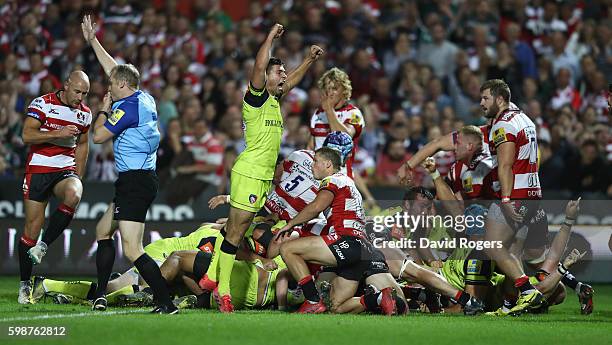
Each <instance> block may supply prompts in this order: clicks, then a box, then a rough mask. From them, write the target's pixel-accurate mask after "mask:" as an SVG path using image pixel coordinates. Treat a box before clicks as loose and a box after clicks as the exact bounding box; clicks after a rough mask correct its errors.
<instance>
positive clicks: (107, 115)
mask: <svg viewBox="0 0 612 345" xmlns="http://www.w3.org/2000/svg"><path fill="white" fill-rule="evenodd" d="M100 114H104V116H106V117H107V118H109V117H110V115H109V114H108V112H107V111H104V110H100V111H99V112H98V116H100Z"/></svg>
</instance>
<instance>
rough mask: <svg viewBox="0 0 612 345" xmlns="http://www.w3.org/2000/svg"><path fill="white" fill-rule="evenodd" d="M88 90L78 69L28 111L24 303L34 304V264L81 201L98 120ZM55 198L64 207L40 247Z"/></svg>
mask: <svg viewBox="0 0 612 345" xmlns="http://www.w3.org/2000/svg"><path fill="white" fill-rule="evenodd" d="M88 92H89V78H88V77H87V74H85V73H84V72H82V71H73V72H71V73H70V75H69V76H68V79H67V80H66V81H65V82H64V88H63V89H62V90H59V91H57V92H55V93H49V94H46V95H42V96H40V97H37V98H35V99H34V100H33V101H32V103H30V105H29V106H28V109H27V114H26V119H25V121H24V125H23V134H22V138H23V142H24V143H25V144H27V145H30V149H29V153H28V157H27V161H26V168H25V176H24V179H23V200H24V207H25V226H24V230H23V235H22V236H21V238H20V239H19V245H18V252H19V273H20V283H19V297H18V299H17V301H18V302H19V303H20V304H29V303H31V302H32V301H31V295H32V281H31V276H32V265H33V264H34V265H37V264H39V263H40V262H41V260H42V258H43V256H44V255H45V254H46V252H47V247H48V246H49V245H50V244H51V243H52V242H53V241H55V239H57V237H58V236H59V235H60V234H61V233H62V232H63V231H64V229H65V228H66V227H67V226H68V224H70V221H71V220H72V217H73V216H74V212H75V210H76V207H77V206H78V204H79V202H80V201H81V195H82V194H83V185H82V183H81V178H82V177H83V175H84V173H85V167H86V164H87V155H88V154H89V139H88V138H89V134H88V133H89V128H90V126H91V121H92V115H91V111H90V110H89V108H88V107H87V106H86V105H84V104H83V100H84V98H85V97H86V96H87V93H88ZM51 195H53V196H55V197H56V198H57V199H58V200H59V202H60V203H59V206H58V207H57V209H56V210H55V211H53V213H52V214H51V216H50V217H49V225H47V228H46V229H45V231H44V232H43V236H42V239H41V241H39V242H38V243H36V240H37V239H38V236H39V235H40V230H41V228H42V226H43V225H44V222H45V208H46V207H47V203H48V201H49V197H50V196H51Z"/></svg>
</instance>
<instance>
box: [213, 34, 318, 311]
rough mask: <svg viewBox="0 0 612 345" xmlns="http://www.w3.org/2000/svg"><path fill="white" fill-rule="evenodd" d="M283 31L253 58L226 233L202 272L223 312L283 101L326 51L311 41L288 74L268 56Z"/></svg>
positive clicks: (265, 176) (260, 194) (274, 145)
mask: <svg viewBox="0 0 612 345" xmlns="http://www.w3.org/2000/svg"><path fill="white" fill-rule="evenodd" d="M283 30H284V29H283V26H282V25H280V24H275V25H274V26H273V27H272V29H271V30H270V32H269V33H268V36H267V38H266V40H265V41H264V43H263V44H262V46H261V47H260V48H259V51H258V53H257V57H256V59H255V64H254V66H253V71H252V74H251V80H250V82H249V86H248V90H247V92H246V94H245V96H244V102H243V108H242V115H243V119H244V124H245V127H246V128H245V139H246V146H247V147H246V149H245V151H244V152H242V153H241V154H240V156H238V158H237V159H236V163H235V164H234V166H233V168H232V174H231V178H230V183H231V188H230V189H231V192H230V193H231V194H230V205H231V207H230V213H229V220H228V224H227V236H226V237H225V239H224V240H223V243H222V244H221V246H220V248H219V250H218V251H217V252H216V255H213V262H212V264H211V265H210V267H211V268H213V269H209V270H208V272H206V275H205V276H204V284H203V286H204V287H205V288H206V290H209V291H210V290H212V291H213V296H215V298H216V299H217V302H218V305H219V310H220V311H221V312H228V313H231V312H232V311H233V306H232V298H231V294H230V291H229V290H230V277H231V271H232V267H233V262H234V260H235V256H236V251H237V250H238V245H239V244H240V241H241V240H242V238H243V237H244V233H245V232H246V230H247V228H248V227H249V224H251V222H252V220H253V218H254V216H255V214H256V213H257V212H258V211H259V210H260V209H261V207H262V206H263V205H264V203H265V200H266V194H267V193H268V191H269V190H270V187H271V181H272V179H273V177H274V168H275V166H276V160H277V157H278V154H279V151H280V142H281V137H282V132H283V117H282V115H281V111H280V104H279V100H280V98H281V96H282V95H284V94H287V93H288V92H289V91H290V90H291V89H292V88H293V87H294V86H296V85H297V84H298V83H299V82H300V81H301V80H302V77H303V76H304V74H305V72H306V71H307V70H308V68H309V67H310V65H312V63H313V62H314V61H316V60H317V59H318V57H319V56H320V55H321V54H323V50H322V49H321V48H320V47H318V46H315V45H313V46H311V47H310V53H309V54H308V55H307V56H306V57H305V59H304V61H303V62H302V64H301V65H300V66H299V67H298V68H297V69H296V70H294V71H292V72H291V73H290V74H289V75H287V73H286V72H285V66H284V64H283V62H282V61H281V60H279V59H277V58H270V51H271V49H272V43H273V41H274V40H275V39H277V38H279V37H280V36H281V35H282V33H283ZM217 262H218V264H217ZM217 282H218V284H217Z"/></svg>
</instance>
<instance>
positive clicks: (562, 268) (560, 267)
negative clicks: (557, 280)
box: [557, 262, 567, 276]
mask: <svg viewBox="0 0 612 345" xmlns="http://www.w3.org/2000/svg"><path fill="white" fill-rule="evenodd" d="M557 271H559V273H560V274H561V275H562V276H564V275H566V274H567V268H566V267H565V266H563V264H562V263H560V262H559V265H557Z"/></svg>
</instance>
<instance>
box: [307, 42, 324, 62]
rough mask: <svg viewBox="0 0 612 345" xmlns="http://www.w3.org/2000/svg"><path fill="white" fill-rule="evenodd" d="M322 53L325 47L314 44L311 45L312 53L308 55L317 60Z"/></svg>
mask: <svg viewBox="0 0 612 345" xmlns="http://www.w3.org/2000/svg"><path fill="white" fill-rule="evenodd" d="M321 55H323V48H321V47H319V46H317V45H314V44H313V45H311V46H310V55H308V57H309V58H310V59H311V60H312V61H317V59H318V58H319V56H321Z"/></svg>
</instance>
